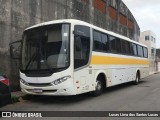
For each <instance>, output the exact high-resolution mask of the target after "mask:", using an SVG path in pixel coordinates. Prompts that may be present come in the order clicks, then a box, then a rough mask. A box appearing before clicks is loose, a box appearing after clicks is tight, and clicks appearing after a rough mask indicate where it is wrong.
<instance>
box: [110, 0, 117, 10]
mask: <svg viewBox="0 0 160 120" xmlns="http://www.w3.org/2000/svg"><path fill="white" fill-rule="evenodd" d="M110 5H111V6H112V7H114V8H116V9H117V0H110Z"/></svg>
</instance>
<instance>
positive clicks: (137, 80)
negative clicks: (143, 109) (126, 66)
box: [134, 72, 140, 85]
mask: <svg viewBox="0 0 160 120" xmlns="http://www.w3.org/2000/svg"><path fill="white" fill-rule="evenodd" d="M139 80H140V75H139V72H138V73H137V75H136V80H135V81H134V84H135V85H138V84H139Z"/></svg>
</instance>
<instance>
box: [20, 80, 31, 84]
mask: <svg viewBox="0 0 160 120" xmlns="http://www.w3.org/2000/svg"><path fill="white" fill-rule="evenodd" d="M20 81H21V83H23V84H24V85H29V84H28V83H27V82H26V81H24V80H23V79H20Z"/></svg>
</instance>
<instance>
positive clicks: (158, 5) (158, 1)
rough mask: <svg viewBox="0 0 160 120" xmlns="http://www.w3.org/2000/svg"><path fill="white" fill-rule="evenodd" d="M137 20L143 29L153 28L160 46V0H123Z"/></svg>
mask: <svg viewBox="0 0 160 120" xmlns="http://www.w3.org/2000/svg"><path fill="white" fill-rule="evenodd" d="M123 2H124V3H125V4H126V5H127V7H128V8H129V9H130V11H131V12H132V14H133V15H134V17H135V19H136V20H137V22H138V24H139V26H140V29H141V31H145V30H152V31H153V32H154V33H155V34H156V36H157V47H159V48H160V0H123Z"/></svg>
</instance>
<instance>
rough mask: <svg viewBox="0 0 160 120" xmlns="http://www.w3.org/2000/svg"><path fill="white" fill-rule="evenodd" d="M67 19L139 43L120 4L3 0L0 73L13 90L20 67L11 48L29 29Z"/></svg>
mask: <svg viewBox="0 0 160 120" xmlns="http://www.w3.org/2000/svg"><path fill="white" fill-rule="evenodd" d="M115 16H116V17H115ZM67 18H73V19H80V20H84V21H86V22H89V23H92V24H94V25H97V26H99V27H102V28H104V29H107V30H110V31H113V32H116V33H119V34H122V35H125V36H127V37H130V38H132V39H133V40H135V41H138V40H139V32H140V29H139V26H138V24H137V22H136V20H135V18H134V17H133V15H132V14H131V12H130V11H129V10H128V8H127V7H126V6H125V4H124V3H123V2H122V1H121V0H0V72H3V73H6V74H7V75H8V76H9V78H10V81H11V84H12V89H13V90H14V89H17V86H18V84H19V81H18V67H17V66H16V63H15V61H13V60H11V59H10V58H9V56H7V55H9V54H8V53H9V52H8V49H9V46H8V44H9V43H10V42H13V41H16V40H19V39H21V36H22V33H23V30H24V29H25V28H26V27H29V26H31V25H34V24H37V23H41V22H44V21H49V20H55V19H67Z"/></svg>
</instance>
